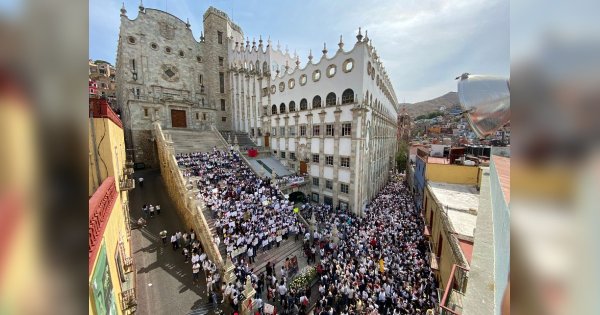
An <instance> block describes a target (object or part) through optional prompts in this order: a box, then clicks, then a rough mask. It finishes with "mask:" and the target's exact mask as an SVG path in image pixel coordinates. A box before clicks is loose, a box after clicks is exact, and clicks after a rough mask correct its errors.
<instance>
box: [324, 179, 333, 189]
mask: <svg viewBox="0 0 600 315" xmlns="http://www.w3.org/2000/svg"><path fill="white" fill-rule="evenodd" d="M325 188H327V189H333V182H332V181H330V180H326V181H325Z"/></svg>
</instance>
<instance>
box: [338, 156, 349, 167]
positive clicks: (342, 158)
mask: <svg viewBox="0 0 600 315" xmlns="http://www.w3.org/2000/svg"><path fill="white" fill-rule="evenodd" d="M344 162H347V163H344ZM344 164H346V165H344ZM340 167H344V168H350V157H349V156H341V157H340Z"/></svg>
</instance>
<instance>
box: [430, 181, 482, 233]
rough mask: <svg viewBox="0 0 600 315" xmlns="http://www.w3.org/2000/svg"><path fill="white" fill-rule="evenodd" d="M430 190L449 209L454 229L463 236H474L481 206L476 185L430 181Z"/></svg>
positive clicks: (449, 216)
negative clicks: (478, 210)
mask: <svg viewBox="0 0 600 315" xmlns="http://www.w3.org/2000/svg"><path fill="white" fill-rule="evenodd" d="M427 185H428V186H429V190H430V191H431V192H432V193H433V195H434V196H435V198H436V199H437V200H438V201H439V202H440V204H441V205H442V206H443V207H444V209H446V210H447V215H448V219H449V221H450V224H451V225H452V229H453V230H454V231H455V232H456V233H458V234H460V235H463V236H468V237H473V232H474V229H475V225H476V223H477V209H478V208H479V192H478V191H477V188H476V187H475V186H474V185H460V184H448V183H440V182H429V183H428V184H427Z"/></svg>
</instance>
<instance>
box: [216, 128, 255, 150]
mask: <svg viewBox="0 0 600 315" xmlns="http://www.w3.org/2000/svg"><path fill="white" fill-rule="evenodd" d="M220 132H221V135H222V136H223V139H225V141H227V142H229V143H230V144H234V141H235V136H237V139H238V145H239V146H240V147H241V148H243V147H256V146H257V145H256V143H254V141H252V139H250V136H249V135H248V133H247V132H239V131H230V130H221V131H220Z"/></svg>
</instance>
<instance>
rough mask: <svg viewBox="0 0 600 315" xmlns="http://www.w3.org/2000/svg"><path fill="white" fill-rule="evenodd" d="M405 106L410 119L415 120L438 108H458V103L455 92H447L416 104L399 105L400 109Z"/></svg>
mask: <svg viewBox="0 0 600 315" xmlns="http://www.w3.org/2000/svg"><path fill="white" fill-rule="evenodd" d="M403 106H406V111H407V112H408V114H409V115H410V117H411V118H413V119H414V118H415V117H417V116H420V115H425V114H428V113H431V112H434V111H437V110H438V109H439V108H440V107H442V106H445V107H446V109H450V108H453V107H456V106H460V103H459V102H458V94H457V93H456V92H448V93H446V94H444V95H442V96H440V97H436V98H434V99H431V100H428V101H422V102H418V103H412V104H411V103H401V104H400V108H402V107H403Z"/></svg>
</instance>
